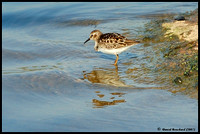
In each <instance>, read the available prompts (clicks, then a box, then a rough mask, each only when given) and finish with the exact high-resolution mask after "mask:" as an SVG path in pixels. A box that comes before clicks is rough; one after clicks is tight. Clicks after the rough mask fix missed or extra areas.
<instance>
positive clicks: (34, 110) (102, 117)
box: [2, 2, 198, 132]
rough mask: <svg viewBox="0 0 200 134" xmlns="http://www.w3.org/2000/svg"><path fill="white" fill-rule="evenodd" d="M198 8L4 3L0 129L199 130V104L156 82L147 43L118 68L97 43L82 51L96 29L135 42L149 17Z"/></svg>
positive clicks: (132, 50) (189, 5)
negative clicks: (95, 48) (98, 48)
mask: <svg viewBox="0 0 200 134" xmlns="http://www.w3.org/2000/svg"><path fill="white" fill-rule="evenodd" d="M195 8H197V3H186V2H173V3H162V2H157V3H154V2H147V3H145V2H139V3H138V2H132V3H128V2H125V3H123V2H121V3H109V2H106V3H103V2H102V3H98V2H93V3H92V2H89V3H87V2H84V3H79V2H75V3H73V2H70V3H69V2H67V3H60V2H56V3H54V2H50V3H37V2H36V3H31V2H28V3H21V2H18V3H13V2H9V3H6V2H4V3H2V87H3V89H2V130H3V131H139V132H141V131H155V132H158V131H160V130H159V129H158V128H161V131H162V129H163V128H166V129H170V128H175V129H179V128H181V129H185V130H186V129H187V128H192V130H191V131H198V101H197V100H195V99H191V98H189V97H187V96H184V95H181V94H173V93H171V92H169V91H168V90H167V88H166V85H164V84H163V83H157V82H156V80H155V76H156V75H158V74H155V73H152V72H151V71H150V69H151V68H152V64H151V62H150V61H149V60H148V53H145V49H147V48H145V47H144V45H143V44H142V43H140V44H138V45H136V46H134V47H132V48H130V49H129V50H127V51H126V52H124V53H122V54H120V55H119V61H118V66H117V67H115V66H113V65H112V64H113V63H114V60H115V56H114V55H107V54H103V53H100V52H95V51H94V49H93V46H94V42H92V41H90V42H88V43H87V44H86V45H83V42H84V41H85V40H86V39H87V38H88V37H89V33H90V32H91V31H92V30H94V29H100V30H101V31H102V32H103V33H107V32H118V33H121V34H123V35H124V36H126V37H128V38H130V39H134V38H137V36H138V35H137V31H138V30H139V29H140V28H141V27H143V25H144V24H145V23H147V22H148V21H149V17H148V16H150V15H153V14H163V13H183V12H185V11H190V10H194V9H195ZM142 16H143V17H142ZM144 16H147V17H144ZM144 65H148V67H149V68H144V67H143V66H144ZM159 89H163V90H159Z"/></svg>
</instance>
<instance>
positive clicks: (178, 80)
mask: <svg viewBox="0 0 200 134" xmlns="http://www.w3.org/2000/svg"><path fill="white" fill-rule="evenodd" d="M174 82H175V83H176V84H182V82H183V80H182V79H181V78H180V77H176V78H175V79H174Z"/></svg>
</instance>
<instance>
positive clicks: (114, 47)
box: [84, 30, 140, 66]
mask: <svg viewBox="0 0 200 134" xmlns="http://www.w3.org/2000/svg"><path fill="white" fill-rule="evenodd" d="M89 40H94V41H95V45H94V50H95V51H100V52H103V53H106V54H113V55H115V56H116V59H115V63H114V65H115V66H116V65H117V62H118V59H119V54H120V53H122V52H123V51H125V50H127V49H128V48H130V47H132V46H134V45H136V44H139V43H140V42H139V41H136V40H130V39H127V38H126V37H124V36H122V35H121V34H119V33H105V34H103V33H102V32H101V31H100V30H93V31H92V32H91V33H90V36H89V38H88V39H87V40H86V41H85V42H84V44H85V43H86V42H88V41H89Z"/></svg>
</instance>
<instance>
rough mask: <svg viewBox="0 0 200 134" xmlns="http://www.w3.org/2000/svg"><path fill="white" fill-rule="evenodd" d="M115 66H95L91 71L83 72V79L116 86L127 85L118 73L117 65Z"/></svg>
mask: <svg viewBox="0 0 200 134" xmlns="http://www.w3.org/2000/svg"><path fill="white" fill-rule="evenodd" d="M114 67H115V68H95V69H93V70H92V71H91V72H89V73H86V72H84V74H83V77H84V79H87V80H89V81H90V82H92V83H101V84H106V85H111V86H117V87H128V85H126V84H125V82H124V81H123V80H121V79H120V77H119V75H118V66H117V65H116V66H114Z"/></svg>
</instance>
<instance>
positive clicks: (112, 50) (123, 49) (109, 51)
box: [98, 46, 132, 55]
mask: <svg viewBox="0 0 200 134" xmlns="http://www.w3.org/2000/svg"><path fill="white" fill-rule="evenodd" d="M130 47H132V46H127V47H122V48H118V49H105V48H98V51H101V52H103V53H106V54H114V55H116V54H120V53H121V52H123V51H125V50H127V49H128V48H130Z"/></svg>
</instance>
